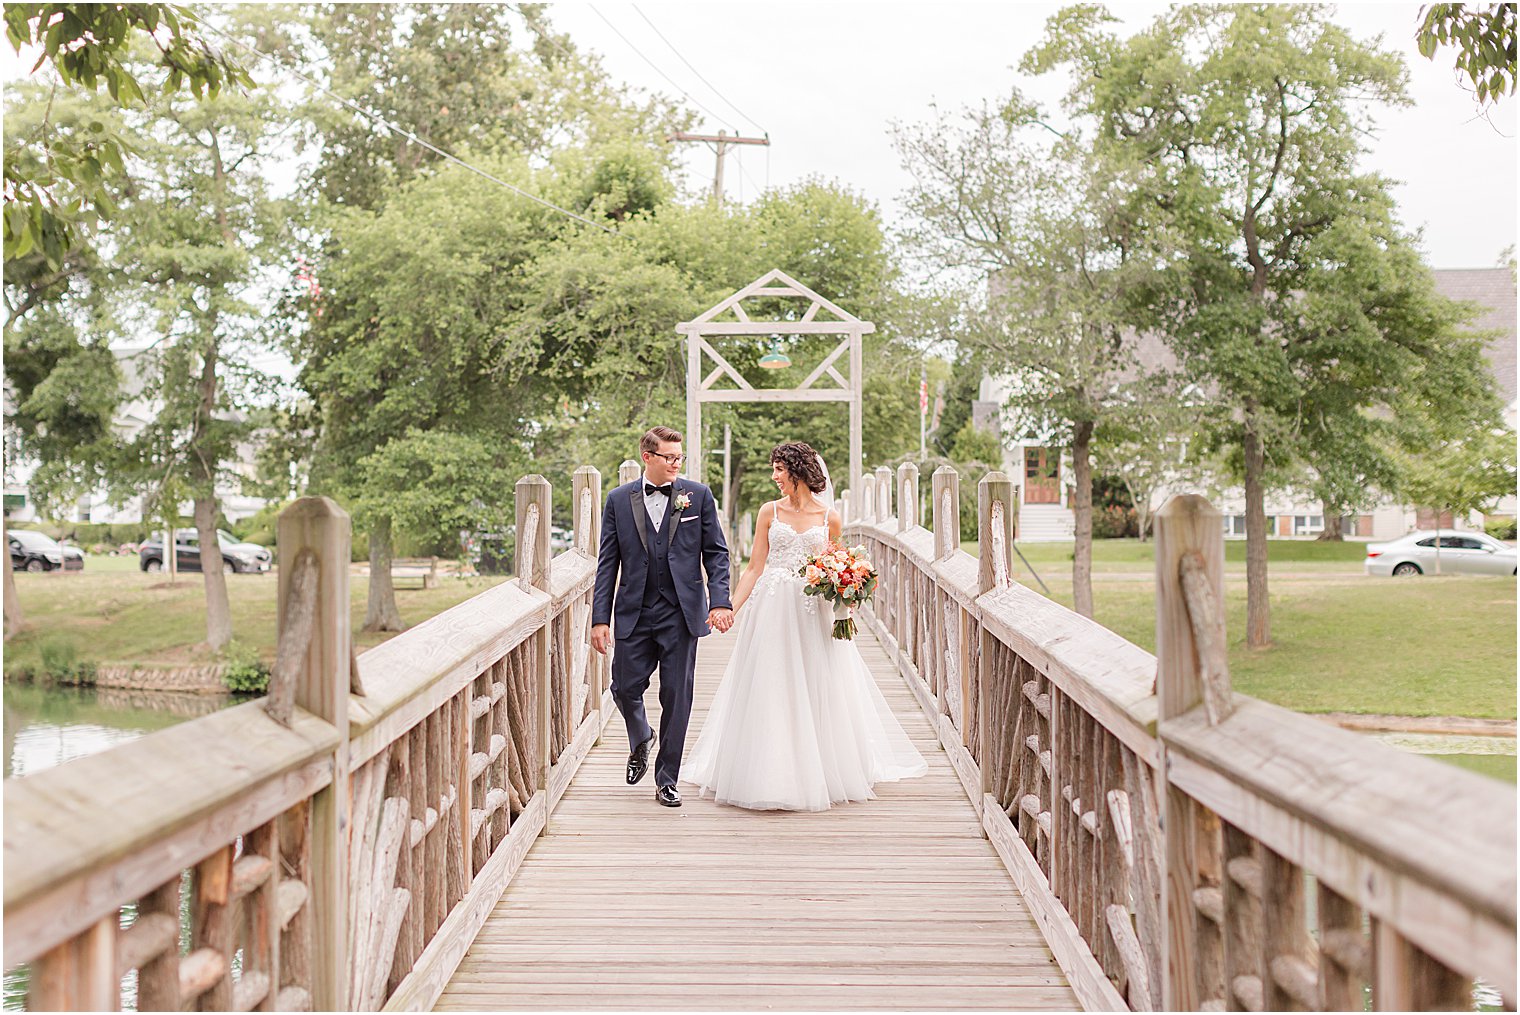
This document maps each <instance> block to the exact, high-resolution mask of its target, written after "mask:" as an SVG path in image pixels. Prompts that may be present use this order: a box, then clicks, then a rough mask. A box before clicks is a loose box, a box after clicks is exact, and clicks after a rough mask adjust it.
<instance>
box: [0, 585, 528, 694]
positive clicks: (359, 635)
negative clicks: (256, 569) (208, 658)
mask: <svg viewBox="0 0 1520 1015" xmlns="http://www.w3.org/2000/svg"><path fill="white" fill-rule="evenodd" d="M101 560H106V561H110V562H111V564H113V565H114V564H119V563H122V562H126V563H127V564H128V565H129V566H128V567H127V568H116V567H112V566H103V567H97V566H96V564H97V562H98V561H101ZM165 579H166V576H165V575H162V574H144V573H143V572H141V571H139V570H137V567H136V563H135V561H133V560H132V558H126V557H116V558H110V557H107V558H97V557H91V558H90V559H89V560H88V561H87V562H86V563H85V570H84V571H83V572H79V573H72V574H66V575H45V574H44V575H34V574H18V575H16V594H17V597H18V598H19V599H20V601H21V608H22V610H23V612H24V614H25V616H26V620H27V624H28V629H27V630H26V631H25V632H23V633H21V634H19V635H17V636H16V637H15V638H12V639H10V640H8V641H7V642H6V643H5V671H6V672H7V673H12V672H15V671H17V670H18V669H25V668H29V667H32V666H35V665H36V663H37V662H38V660H39V653H40V651H41V647H42V646H43V645H44V644H46V643H48V642H53V641H71V642H73V644H74V648H75V651H76V653H77V657H78V658H79V659H80V660H91V661H94V662H96V663H106V662H138V663H146V664H151V665H163V666H173V665H182V664H187V663H192V662H195V661H199V660H203V659H204V658H205V655H204V653H203V651H198V650H197V649H196V648H195V646H196V645H197V644H201V643H204V641H205V638H206V626H205V624H206V620H205V606H204V603H205V593H204V591H203V586H202V578H201V576H200V575H199V574H186V575H181V576H179V580H178V581H177V582H176V583H175V584H174V585H173V586H172V587H171V586H169V585H168V584H167V582H166V580H165ZM505 580H507V579H505V578H451V577H441V578H440V579H439V581H438V586H437V587H436V588H432V589H426V590H422V589H397V590H396V602H397V605H398V606H400V608H401V616H402V618H403V619H404V620H406V621H407V622H408V623H410V624H416V623H418V622H420V621H423V620H426V619H427V618H428V617H431V616H434V615H435V614H438V613H441V612H443V611H444V610H446V609H448V608H449V607H451V606H455V605H457V604H459V603H462V602H464V601H465V600H466V599H469V598H470V597H471V596H474V595H477V594H479V593H480V592H482V591H484V590H485V589H487V588H489V587H491V586H492V585H495V584H497V583H498V582H502V581H505ZM276 586H277V582H276V579H275V576H274V575H273V574H247V575H243V574H239V575H228V576H227V594H228V599H229V600H230V603H231V606H232V630H233V636H234V637H235V638H237V639H238V640H239V641H242V642H247V643H249V644H251V645H254V646H257V647H258V649H259V653H260V655H261V656H263V658H264V659H265V661H267V662H273V661H274V649H275V593H276ZM349 588H350V599H351V601H352V603H353V629H354V632H355V640H356V641H357V643H358V646H359V648H360V650H361V651H362V650H363V649H365V648H368V647H370V646H372V645H378V644H379V643H381V642H383V641H385V640H386V639H387V638H391V637H394V635H391V634H369V633H366V632H363V631H360V630H359V626H360V625H361V624H362V623H363V622H364V607H365V600H366V597H367V591H368V582H367V580H366V579H364V578H362V577H360V576H358V575H355V576H354V577H353V579H352V580H351V581H350V585H349Z"/></svg>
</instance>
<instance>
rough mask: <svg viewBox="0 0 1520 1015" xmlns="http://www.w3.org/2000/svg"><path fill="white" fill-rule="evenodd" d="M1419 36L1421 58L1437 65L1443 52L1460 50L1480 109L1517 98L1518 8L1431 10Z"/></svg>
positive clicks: (1425, 10) (1460, 67)
mask: <svg viewBox="0 0 1520 1015" xmlns="http://www.w3.org/2000/svg"><path fill="white" fill-rule="evenodd" d="M1420 15H1421V17H1420V28H1419V31H1417V32H1416V33H1415V40H1416V42H1417V43H1418V44H1419V47H1420V53H1421V55H1422V56H1424V57H1425V58H1426V59H1429V60H1434V59H1435V58H1436V50H1437V49H1439V48H1440V47H1442V46H1455V47H1456V50H1457V68H1456V69H1457V71H1458V73H1460V74H1466V75H1467V77H1468V79H1469V80H1470V81H1471V82H1472V84H1473V90H1474V91H1475V92H1477V95H1478V102H1479V104H1480V105H1481V104H1492V103H1496V102H1498V101H1499V97H1500V96H1503V95H1513V94H1515V55H1516V54H1515V5H1514V4H1513V3H1499V4H1481V5H1480V4H1427V5H1426V6H1424V7H1421V8H1420Z"/></svg>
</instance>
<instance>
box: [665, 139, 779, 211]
mask: <svg viewBox="0 0 1520 1015" xmlns="http://www.w3.org/2000/svg"><path fill="white" fill-rule="evenodd" d="M665 140H666V141H701V142H703V143H704V144H711V145H716V146H717V152H718V166H717V169H716V170H715V171H714V172H713V203H714V204H716V205H717V206H718V207H720V208H721V207H723V156H724V155H725V154H726V153H727V151H728V146H729V145H736V144H758V145H767V146H768V145H770V143H771V136H770V135H769V134H767V135H765V136H764V137H740V136H739V135H738V134H732V135H730V134H729V133H728V132H727V131H725V130H720V131H718V133H716V134H689V133H687V132H686V131H684V130H679V131H676V132H675V133H674V134H671V135H669V136H667V137H666V138H665Z"/></svg>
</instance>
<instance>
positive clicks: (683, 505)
mask: <svg viewBox="0 0 1520 1015" xmlns="http://www.w3.org/2000/svg"><path fill="white" fill-rule="evenodd" d="M675 505H676V510H677V511H685V510H686V509H687V508H689V507H691V494H689V493H678V494H676V500H675Z"/></svg>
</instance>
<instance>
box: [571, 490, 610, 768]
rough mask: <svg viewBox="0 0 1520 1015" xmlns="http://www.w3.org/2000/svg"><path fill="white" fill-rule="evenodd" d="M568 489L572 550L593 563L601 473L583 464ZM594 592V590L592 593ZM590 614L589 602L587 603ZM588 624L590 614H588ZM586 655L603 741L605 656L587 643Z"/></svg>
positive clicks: (598, 735)
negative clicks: (569, 495) (572, 525)
mask: <svg viewBox="0 0 1520 1015" xmlns="http://www.w3.org/2000/svg"><path fill="white" fill-rule="evenodd" d="M570 489H571V492H572V494H573V499H574V502H575V504H574V517H575V522H574V527H573V529H572V531H573V532H574V533H575V548H576V549H578V550H580V551H581V552H582V553H584V554H586V556H588V557H590V558H591V559H592V560H596V555H597V551H598V550H599V549H600V547H601V545H602V513H601V512H602V474H601V472H600V471H598V470H597V468H596V466H594V465H582V466H581V467H580V468H578V469H576V470H575V474H574V475H573V476H571V478H570ZM594 591H595V590H593V592H594ZM587 606H588V611H589V606H590V599H588V600H587ZM587 621H588V623H589V621H590V614H589V612H588V614H587ZM586 652H587V654H588V656H589V659H588V661H587V667H588V669H587V676H588V677H589V678H590V682H591V686H590V687H589V688H588V689H587V691H586V693H587V694H589V695H591V696H592V707H593V708H595V709H596V742H597V743H601V742H602V727H603V726H604V725H606V721H605V720H606V718H607V717H606V716H605V715H604V714H603V713H602V697H603V695H604V694H605V692H606V688H607V657H606V656H605V655H603V654H602V653H600V652H596V651H593V650H592V648H591V646H590V644H589V642H588V644H587V646H586Z"/></svg>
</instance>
